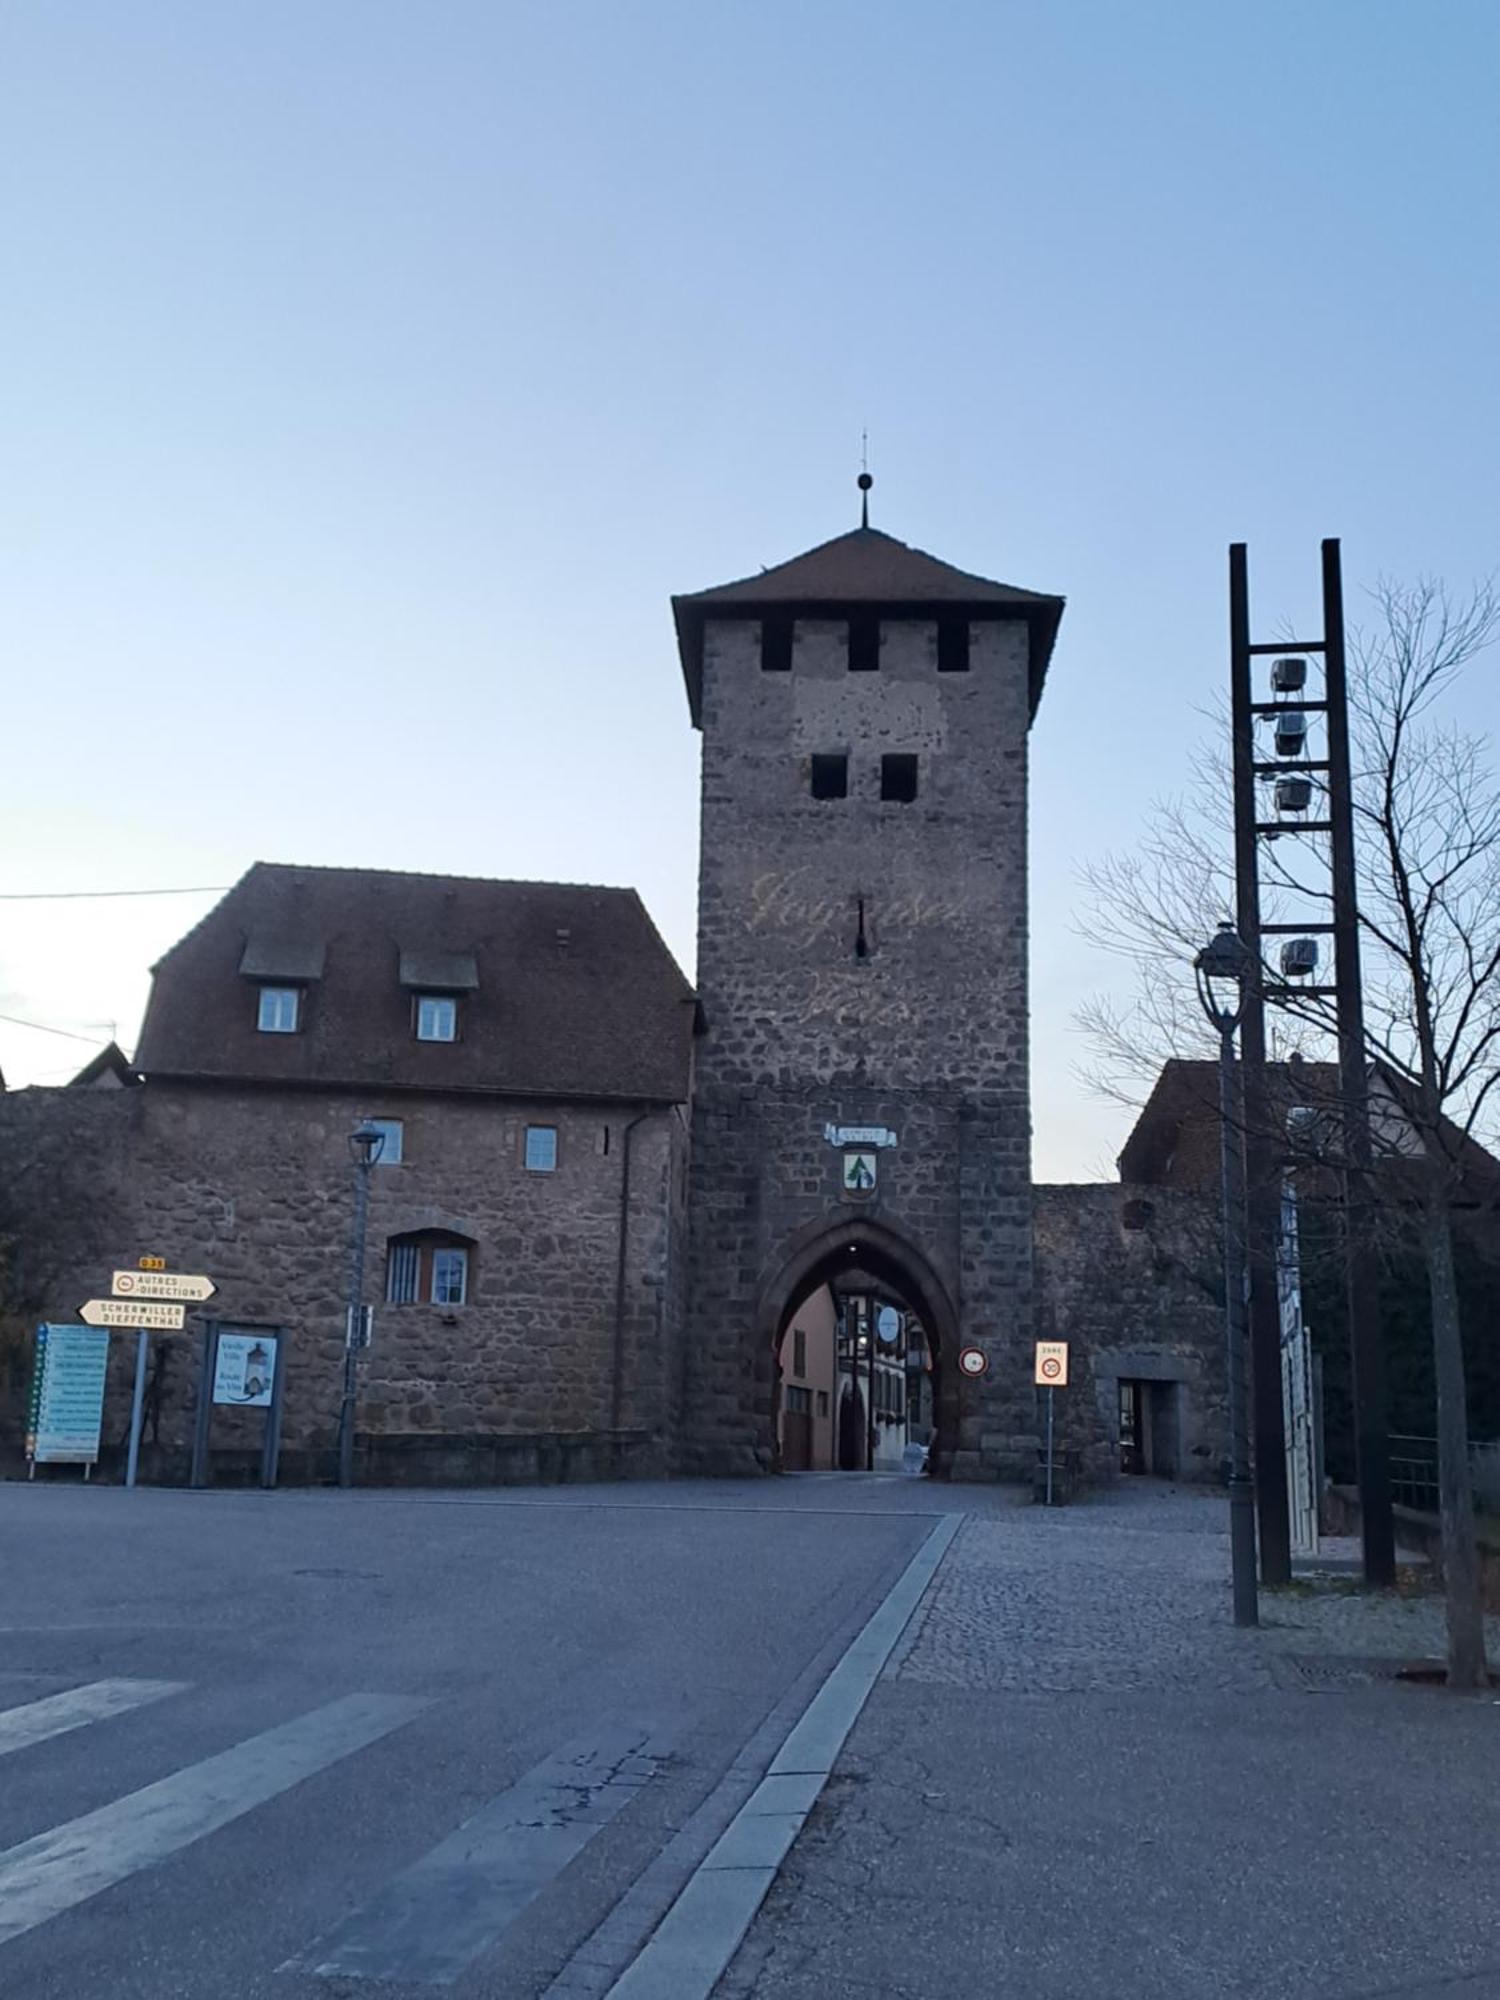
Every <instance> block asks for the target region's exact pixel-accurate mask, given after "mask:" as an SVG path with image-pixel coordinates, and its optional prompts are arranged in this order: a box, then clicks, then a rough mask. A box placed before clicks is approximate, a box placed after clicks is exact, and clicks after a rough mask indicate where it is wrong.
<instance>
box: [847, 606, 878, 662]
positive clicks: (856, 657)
mask: <svg viewBox="0 0 1500 2000" xmlns="http://www.w3.org/2000/svg"><path fill="white" fill-rule="evenodd" d="M879 665H880V620H879V619H878V618H876V617H875V616H874V615H873V614H872V613H870V612H860V613H857V614H856V615H855V616H854V617H853V618H851V619H850V620H849V671H850V673H851V674H873V673H874V672H875V671H876V669H877V668H878V667H879Z"/></svg>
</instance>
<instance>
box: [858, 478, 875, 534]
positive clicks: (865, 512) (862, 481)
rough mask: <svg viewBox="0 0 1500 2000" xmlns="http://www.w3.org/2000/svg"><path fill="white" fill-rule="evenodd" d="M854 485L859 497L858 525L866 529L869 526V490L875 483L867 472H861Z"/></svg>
mask: <svg viewBox="0 0 1500 2000" xmlns="http://www.w3.org/2000/svg"><path fill="white" fill-rule="evenodd" d="M854 483H855V485H856V486H857V487H858V488H859V496H860V498H859V525H860V526H861V527H862V528H868V527H869V525H870V488H871V487H872V486H873V485H874V484H875V481H874V480H873V479H872V478H871V477H870V475H869V473H868V472H862V473H861V474H860V475H859V478H858V479H857V480H855V482H854Z"/></svg>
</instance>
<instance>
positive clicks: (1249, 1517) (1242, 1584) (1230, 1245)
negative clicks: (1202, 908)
mask: <svg viewBox="0 0 1500 2000" xmlns="http://www.w3.org/2000/svg"><path fill="white" fill-rule="evenodd" d="M1253 969H1254V960H1253V958H1252V956H1251V953H1250V951H1249V949H1248V947H1247V946H1246V945H1245V943H1244V941H1243V940H1242V939H1241V937H1240V936H1239V934H1238V932H1237V931H1236V930H1235V927H1234V925H1233V924H1227V923H1226V924H1220V926H1219V928H1218V931H1217V933H1216V934H1215V936H1214V937H1213V938H1212V939H1211V940H1210V942H1209V943H1208V944H1206V945H1205V946H1204V947H1203V949H1202V951H1200V952H1199V954H1198V956H1197V957H1196V958H1195V959H1194V960H1193V970H1194V972H1195V973H1196V974H1197V979H1198V998H1199V1000H1200V1002H1201V1003H1202V1006H1203V1011H1204V1013H1205V1014H1206V1015H1207V1016H1208V1018H1209V1020H1210V1021H1211V1022H1212V1024H1213V1027H1214V1029H1215V1031H1216V1032H1217V1034H1218V1037H1219V1166H1220V1177H1221V1181H1222V1185H1223V1199H1224V1334H1225V1345H1226V1348H1227V1367H1228V1373H1229V1547H1230V1570H1231V1574H1232V1576H1233V1581H1234V1622H1235V1624H1236V1625H1258V1624H1259V1623H1260V1608H1259V1603H1258V1600H1257V1596H1256V1581H1255V1495H1254V1490H1253V1488H1252V1486H1251V1483H1250V1439H1249V1434H1248V1430H1247V1427H1246V1422H1245V1354H1246V1348H1247V1344H1248V1339H1247V1337H1248V1332H1249V1311H1248V1301H1247V1299H1246V1291H1245V1176H1244V1154H1243V1152H1242V1151H1241V1147H1240V1135H1239V1132H1238V1130H1237V1125H1238V1119H1237V1116H1236V1105H1235V1075H1234V1071H1235V1062H1234V1035H1235V1030H1236V1028H1238V1026H1239V1024H1240V1020H1241V1017H1242V1016H1243V1014H1244V1011H1245V987H1246V983H1247V982H1248V980H1249V979H1250V977H1251V975H1252V972H1253Z"/></svg>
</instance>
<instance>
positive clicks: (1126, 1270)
mask: <svg viewBox="0 0 1500 2000" xmlns="http://www.w3.org/2000/svg"><path fill="white" fill-rule="evenodd" d="M1034 1232H1035V1235H1034V1240H1035V1246H1036V1248H1035V1254H1036V1297H1037V1329H1036V1330H1037V1337H1038V1338H1039V1339H1042V1340H1066V1341H1068V1342H1069V1344H1070V1349H1071V1351H1070V1355H1069V1363H1070V1374H1071V1379H1070V1382H1069V1386H1068V1388H1067V1390H1066V1391H1059V1392H1058V1425H1059V1441H1060V1444H1061V1446H1062V1447H1063V1448H1064V1449H1065V1450H1066V1451H1067V1452H1068V1453H1069V1454H1070V1455H1071V1459H1072V1462H1073V1464H1074V1465H1075V1466H1076V1469H1077V1471H1078V1473H1079V1475H1080V1476H1081V1477H1082V1478H1083V1479H1085V1480H1087V1481H1091V1482H1096V1483H1097V1482H1100V1481H1107V1480H1110V1479H1112V1478H1114V1477H1115V1476H1116V1475H1117V1474H1118V1472H1119V1468H1120V1453H1119V1443H1118V1438H1119V1428H1118V1412H1119V1384H1120V1382H1121V1381H1122V1380H1129V1381H1136V1382H1141V1383H1145V1384H1154V1385H1160V1393H1159V1394H1158V1396H1157V1399H1156V1400H1157V1401H1158V1403H1160V1404H1161V1405H1162V1407H1163V1414H1164V1415H1166V1414H1168V1413H1170V1421H1171V1424H1172V1427H1173V1430H1174V1431H1175V1439H1174V1443H1175V1458H1176V1476H1177V1477H1178V1478H1180V1479H1183V1480H1189V1481H1204V1482H1215V1483H1216V1482H1218V1481H1219V1480H1221V1479H1222V1477H1223V1469H1224V1463H1225V1458H1226V1454H1227V1451H1228V1429H1227V1421H1226V1410H1225V1395H1224V1306H1223V1281H1222V1275H1221V1273H1222V1266H1221V1263H1220V1256H1221V1251H1220V1236H1219V1226H1218V1216H1217V1213H1216V1210H1215V1205H1214V1204H1213V1203H1212V1202H1211V1201H1209V1200H1207V1199H1206V1198H1204V1197H1201V1196H1197V1195H1191V1194H1181V1193H1176V1192H1172V1191H1168V1190H1164V1189H1161V1188H1139V1187H1131V1186H1129V1185H1106V1186H1098V1187H1087V1186H1085V1187H1039V1188H1037V1189H1036V1190H1035V1219H1034ZM1038 1394H1039V1395H1040V1392H1038Z"/></svg>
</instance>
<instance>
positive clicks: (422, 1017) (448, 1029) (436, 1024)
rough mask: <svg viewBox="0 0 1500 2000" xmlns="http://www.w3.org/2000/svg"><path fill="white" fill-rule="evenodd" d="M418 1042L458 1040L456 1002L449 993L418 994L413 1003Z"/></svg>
mask: <svg viewBox="0 0 1500 2000" xmlns="http://www.w3.org/2000/svg"><path fill="white" fill-rule="evenodd" d="M414 1006H415V1014H416V1024H417V1040H418V1041H419V1042H453V1041H457V1039H458V1002H457V1000H455V999H454V997H453V995H452V994H451V993H419V994H418V995H417V996H416V1001H415V1003H414Z"/></svg>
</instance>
